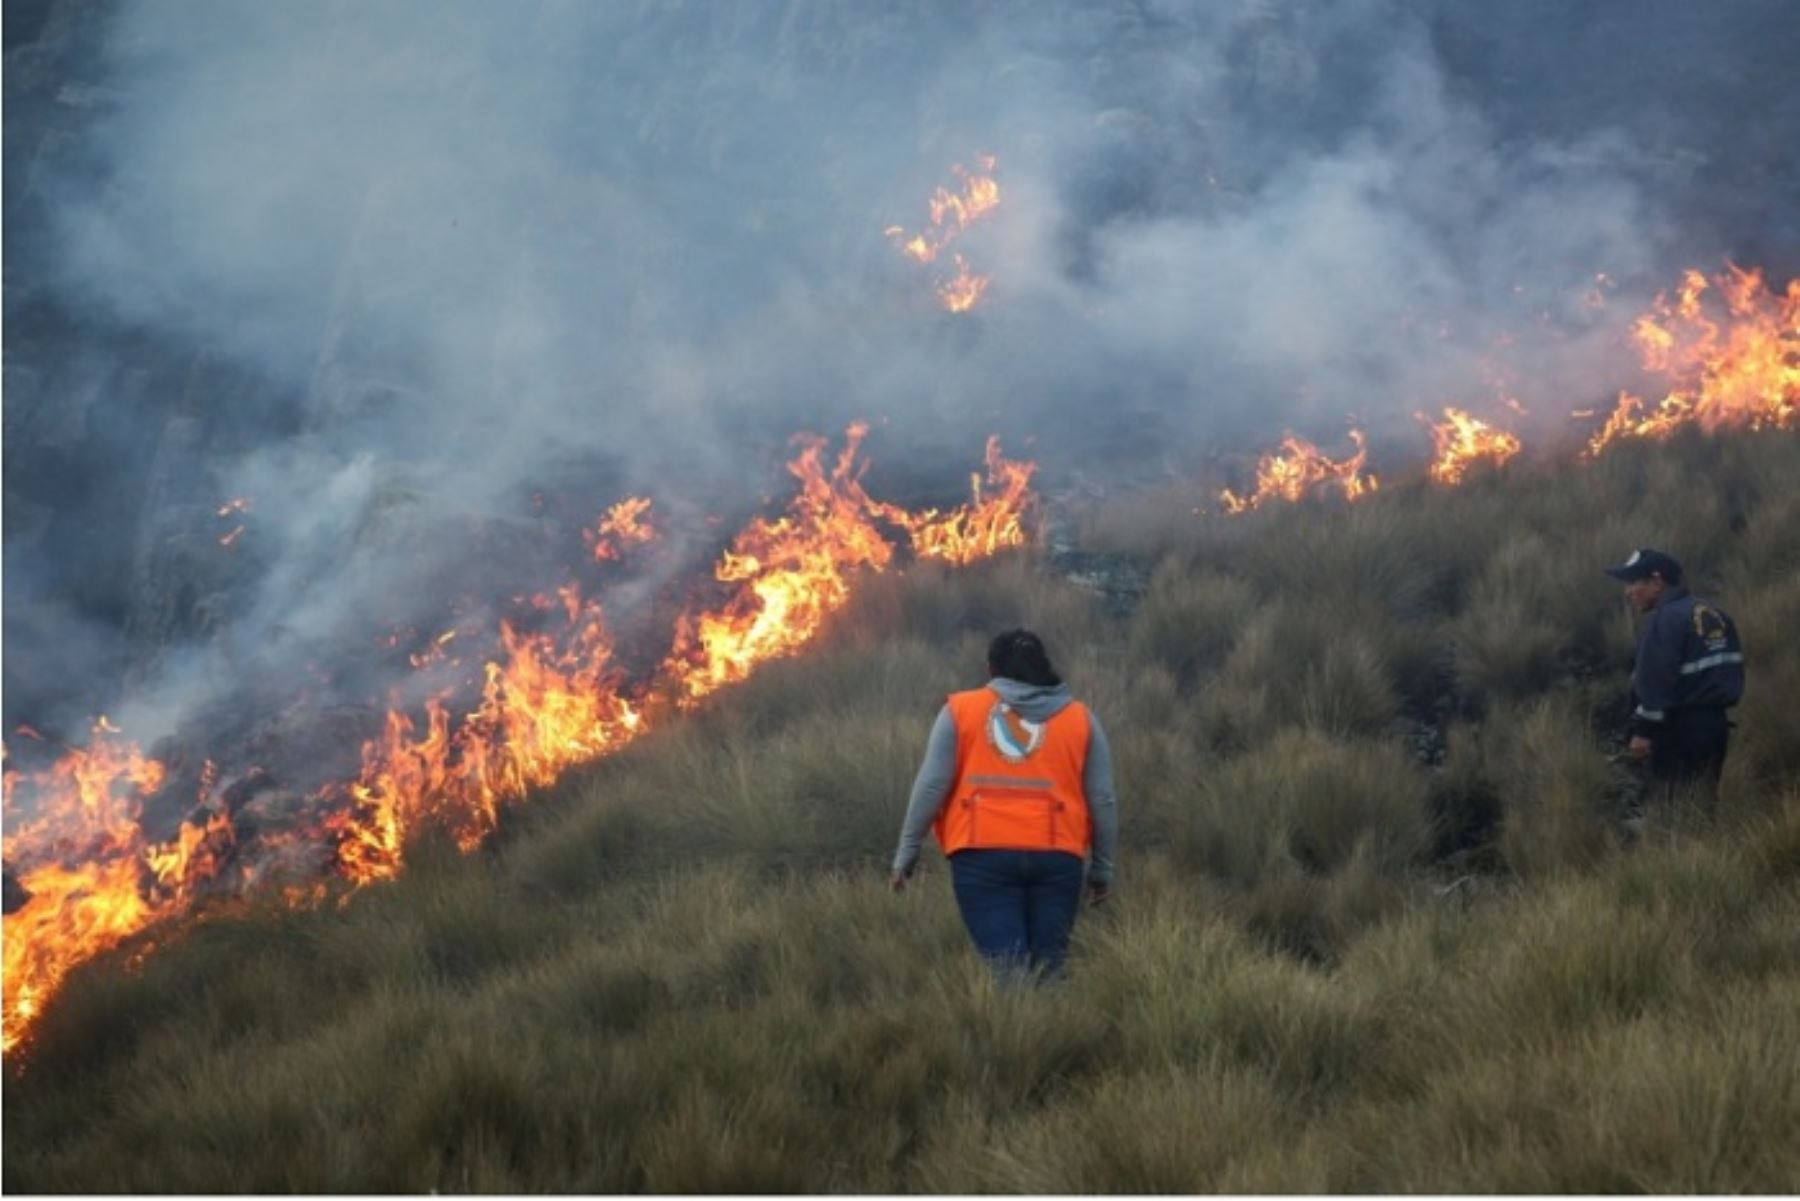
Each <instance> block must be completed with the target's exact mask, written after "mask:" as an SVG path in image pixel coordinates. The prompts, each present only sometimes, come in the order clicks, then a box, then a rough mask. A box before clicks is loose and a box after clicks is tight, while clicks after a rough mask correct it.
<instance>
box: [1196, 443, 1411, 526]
mask: <svg viewBox="0 0 1800 1201" xmlns="http://www.w3.org/2000/svg"><path fill="white" fill-rule="evenodd" d="M1350 440H1351V441H1352V442H1354V443H1355V444H1356V453H1355V454H1353V455H1351V456H1350V457H1348V458H1346V459H1341V460H1340V459H1333V458H1332V457H1331V456H1330V455H1327V454H1326V453H1325V452H1324V451H1322V450H1320V449H1319V448H1318V447H1316V446H1314V445H1313V444H1312V443H1311V442H1308V441H1307V440H1306V439H1304V438H1300V437H1296V436H1295V435H1293V434H1288V435H1287V436H1286V437H1284V438H1282V440H1281V449H1280V450H1278V451H1274V452H1271V453H1269V454H1266V455H1264V456H1262V458H1261V459H1260V460H1258V462H1257V464H1256V487H1255V489H1254V490H1253V491H1251V492H1250V493H1249V494H1248V495H1246V496H1239V495H1238V494H1237V493H1236V492H1233V491H1232V490H1231V489H1230V488H1226V489H1224V490H1223V491H1221V492H1220V493H1219V503H1220V504H1221V505H1223V506H1224V508H1225V511H1226V512H1227V513H1233V514H1236V513H1244V512H1248V511H1249V510H1251V509H1258V508H1261V507H1262V506H1263V505H1265V504H1267V503H1268V502H1269V501H1272V500H1286V501H1297V500H1299V499H1301V498H1302V497H1304V496H1307V495H1309V494H1312V493H1316V492H1320V491H1323V490H1325V489H1327V488H1336V489H1337V490H1338V491H1340V492H1342V493H1343V494H1344V499H1346V500H1361V499H1362V498H1363V497H1365V496H1367V495H1369V494H1370V493H1372V492H1374V491H1375V490H1376V489H1378V488H1379V487H1380V486H1381V481H1380V480H1379V479H1377V478H1376V477H1375V476H1374V475H1373V474H1364V472H1363V466H1364V464H1365V463H1366V462H1367V460H1368V457H1369V448H1368V446H1367V445H1366V444H1365V443H1364V440H1363V435H1362V431H1361V430H1351V431H1350Z"/></svg>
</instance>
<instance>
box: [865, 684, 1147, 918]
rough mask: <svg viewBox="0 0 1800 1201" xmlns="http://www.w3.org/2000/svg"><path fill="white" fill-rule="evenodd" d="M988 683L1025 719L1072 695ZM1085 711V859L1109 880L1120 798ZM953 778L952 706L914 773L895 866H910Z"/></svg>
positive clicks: (1107, 753)
mask: <svg viewBox="0 0 1800 1201" xmlns="http://www.w3.org/2000/svg"><path fill="white" fill-rule="evenodd" d="M988 687H990V688H992V689H993V690H994V691H995V692H997V693H999V694H1000V699H1002V700H1004V701H1005V702H1006V703H1007V704H1008V705H1011V706H1012V708H1013V711H1014V712H1015V713H1017V714H1018V715H1019V716H1020V717H1023V718H1024V719H1025V720H1027V721H1033V722H1042V721H1048V720H1049V719H1050V718H1052V717H1054V716H1056V714H1058V713H1060V712H1062V710H1063V709H1065V708H1066V707H1068V705H1069V704H1070V703H1071V702H1073V701H1074V699H1075V698H1074V697H1073V696H1072V695H1071V694H1070V692H1069V686H1068V685H1067V684H1057V685H1054V686H1044V685H1041V684H1021V683H1020V682H1019V681H1017V680H1009V679H1006V678H1005V677H1003V676H997V677H995V678H994V679H992V680H990V681H988ZM1087 714H1088V750H1087V763H1086V765H1085V767H1084V768H1083V770H1082V778H1081V787H1082V792H1083V793H1085V794H1086V796H1087V804H1088V817H1089V819H1090V821H1091V823H1092V826H1093V834H1094V845H1093V850H1092V858H1091V860H1090V862H1089V865H1088V878H1089V879H1091V880H1093V881H1095V882H1096V883H1101V884H1110V883H1111V882H1112V876H1113V851H1114V848H1115V847H1117V845H1118V842H1119V803H1118V798H1117V797H1116V796H1114V795H1113V771H1112V747H1111V746H1110V745H1109V744H1108V743H1107V741H1106V731H1105V730H1103V729H1101V728H1100V719H1099V718H1097V717H1095V716H1094V711H1093V709H1091V708H1090V709H1089V710H1088V711H1087ZM955 783H956V721H955V719H954V718H952V717H951V716H950V706H949V705H945V706H944V707H943V708H942V709H940V710H938V715H937V721H936V722H934V723H933V724H932V727H931V736H930V737H929V738H927V739H926V741H925V758H924V761H923V762H921V763H920V764H919V774H918V775H916V776H915V777H913V786H912V797H911V799H910V800H908V801H907V803H906V818H905V820H904V821H902V823H901V825H900V848H899V850H897V851H896V852H895V853H894V870H895V871H897V872H903V873H904V872H910V871H912V868H913V864H915V863H916V862H918V859H919V847H920V845H921V844H922V843H923V842H924V841H925V831H926V830H927V829H929V828H930V826H931V823H932V821H933V820H934V819H935V818H936V817H937V815H938V810H939V809H941V808H943V805H944V801H945V800H946V799H947V798H948V797H949V795H950V789H951V787H952V786H953V785H954V784H955Z"/></svg>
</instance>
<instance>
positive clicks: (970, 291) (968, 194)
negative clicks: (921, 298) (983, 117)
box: [885, 154, 1000, 313]
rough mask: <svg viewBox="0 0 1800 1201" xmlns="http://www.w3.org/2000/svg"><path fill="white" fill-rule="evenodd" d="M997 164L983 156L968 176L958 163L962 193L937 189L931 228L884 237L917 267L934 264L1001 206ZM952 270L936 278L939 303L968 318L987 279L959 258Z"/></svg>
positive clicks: (895, 229)
mask: <svg viewBox="0 0 1800 1201" xmlns="http://www.w3.org/2000/svg"><path fill="white" fill-rule="evenodd" d="M995 163H996V160H995V158H994V156H993V155H991V154H984V155H982V156H981V157H980V158H979V159H977V160H976V167H977V170H974V171H970V170H968V169H967V168H965V167H963V166H962V164H960V163H958V164H956V165H954V166H952V167H951V168H950V171H951V173H952V174H953V175H955V176H956V177H957V180H958V185H959V186H958V189H957V190H956V191H951V190H950V189H948V188H945V187H942V186H939V187H938V188H937V190H936V191H934V192H933V193H932V194H931V201H930V211H931V224H930V225H929V226H927V227H926V228H925V229H923V230H921V231H920V232H918V233H916V234H912V235H908V234H907V232H906V230H905V229H904V228H902V227H901V226H898V225H890V226H889V227H888V228H887V230H886V231H885V232H886V234H887V236H888V237H890V238H892V239H893V240H894V242H895V244H896V245H897V246H899V248H900V253H902V254H904V255H905V256H906V257H907V258H909V259H911V260H913V261H914V262H916V263H923V264H931V263H936V262H937V261H938V259H939V258H940V256H941V255H942V254H943V252H944V251H945V249H947V248H948V247H949V245H950V244H951V243H952V242H954V241H955V240H956V239H957V238H959V237H961V236H962V233H963V231H964V230H966V229H968V228H969V226H971V225H973V224H974V223H975V222H977V221H979V220H981V219H982V218H983V217H985V216H987V215H988V214H989V213H991V212H992V211H993V210H994V209H995V208H996V207H998V206H999V204H1000V185H999V184H998V183H996V182H995V181H994V177H993V170H994V167H995ZM950 266H951V270H950V271H949V272H948V273H945V272H942V271H940V272H939V273H938V274H937V277H936V287H937V296H938V303H939V304H940V305H942V306H943V307H944V308H946V309H948V310H949V311H950V312H952V313H966V312H968V311H969V310H970V309H972V308H974V307H975V306H976V305H977V304H979V303H980V302H981V298H982V296H983V294H985V293H986V292H987V287H988V277H987V276H985V275H980V274H977V273H976V272H975V270H974V269H973V268H972V267H970V266H969V261H968V260H967V259H966V258H964V257H963V256H962V254H961V253H960V252H956V251H952V252H951V254H950Z"/></svg>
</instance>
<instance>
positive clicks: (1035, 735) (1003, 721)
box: [987, 701, 1044, 763]
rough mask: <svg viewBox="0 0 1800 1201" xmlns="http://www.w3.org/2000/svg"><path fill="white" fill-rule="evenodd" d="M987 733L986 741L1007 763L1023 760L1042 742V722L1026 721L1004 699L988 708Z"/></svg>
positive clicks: (1029, 756) (1021, 761)
mask: <svg viewBox="0 0 1800 1201" xmlns="http://www.w3.org/2000/svg"><path fill="white" fill-rule="evenodd" d="M987 735H988V742H989V743H990V744H992V746H993V748H994V749H995V750H996V751H998V752H1000V757H1001V758H1002V759H1004V760H1006V761H1007V762H1008V763H1023V762H1025V760H1027V759H1029V758H1031V756H1032V753H1033V752H1034V751H1036V750H1037V749H1038V747H1040V746H1042V745H1043V744H1044V727H1043V724H1042V723H1041V722H1035V721H1026V720H1025V719H1024V718H1023V717H1020V716H1019V715H1018V714H1017V713H1014V712H1013V709H1012V706H1011V705H1009V704H1007V703H1006V702H1005V701H1001V702H1000V703H999V704H997V705H995V706H994V707H993V708H992V709H989V710H988V719H987Z"/></svg>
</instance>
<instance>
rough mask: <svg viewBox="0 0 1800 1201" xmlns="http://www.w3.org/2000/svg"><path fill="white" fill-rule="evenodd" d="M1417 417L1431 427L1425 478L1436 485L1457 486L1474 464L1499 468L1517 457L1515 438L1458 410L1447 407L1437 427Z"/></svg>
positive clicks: (1425, 419)
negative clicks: (1429, 449) (1481, 463)
mask: <svg viewBox="0 0 1800 1201" xmlns="http://www.w3.org/2000/svg"><path fill="white" fill-rule="evenodd" d="M1417 416H1418V418H1419V420H1420V421H1424V422H1426V423H1427V424H1430V426H1431V441H1432V444H1433V446H1434V453H1433V455H1432V460H1431V465H1430V466H1429V467H1427V468H1426V474H1427V475H1429V476H1430V477H1431V478H1432V479H1433V480H1434V481H1436V482H1437V483H1440V484H1450V485H1455V484H1460V483H1462V482H1463V476H1464V475H1466V474H1467V473H1468V470H1469V468H1470V467H1472V466H1474V465H1475V464H1476V463H1480V462H1488V463H1492V464H1494V465H1495V466H1498V465H1500V464H1501V463H1504V462H1506V461H1507V460H1508V459H1510V458H1512V457H1513V456H1514V455H1516V454H1518V453H1519V449H1520V445H1521V444H1520V442H1519V438H1518V435H1516V434H1510V433H1508V432H1507V431H1505V430H1499V429H1495V428H1494V427H1493V426H1491V425H1489V424H1488V423H1487V422H1485V421H1483V420H1481V419H1480V418H1478V417H1471V416H1470V415H1469V414H1468V413H1466V412H1464V411H1463V410H1461V409H1455V408H1449V407H1446V408H1445V409H1444V420H1443V421H1441V422H1436V423H1432V422H1431V419H1430V418H1428V417H1426V416H1425V414H1423V413H1420V414H1418V415H1417Z"/></svg>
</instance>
